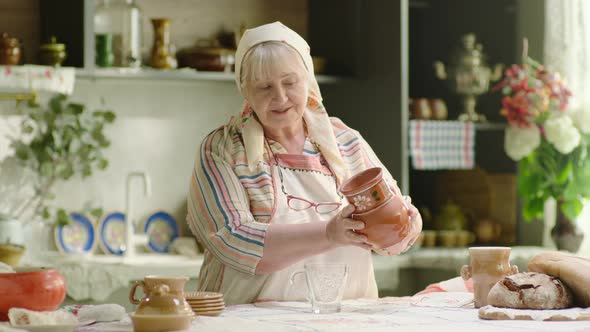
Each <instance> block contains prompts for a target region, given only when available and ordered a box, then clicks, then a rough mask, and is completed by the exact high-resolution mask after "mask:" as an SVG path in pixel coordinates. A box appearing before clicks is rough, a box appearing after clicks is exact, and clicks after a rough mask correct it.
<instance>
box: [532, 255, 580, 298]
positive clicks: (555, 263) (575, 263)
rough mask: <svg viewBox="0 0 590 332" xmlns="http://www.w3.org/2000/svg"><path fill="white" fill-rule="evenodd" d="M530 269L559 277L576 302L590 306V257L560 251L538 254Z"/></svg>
mask: <svg viewBox="0 0 590 332" xmlns="http://www.w3.org/2000/svg"><path fill="white" fill-rule="evenodd" d="M528 268H529V271H532V272H539V273H545V274H548V275H550V276H554V277H556V278H559V280H561V281H562V282H563V283H564V284H565V285H566V286H568V287H569V288H570V289H571V290H572V293H573V295H574V303H575V304H576V305H577V306H580V307H584V308H586V307H590V259H587V258H583V257H580V256H576V255H573V254H569V253H564V252H559V251H547V252H542V253H540V254H537V255H536V256H535V257H533V259H531V260H530V261H529V264H528Z"/></svg>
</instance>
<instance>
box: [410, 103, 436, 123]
mask: <svg viewBox="0 0 590 332" xmlns="http://www.w3.org/2000/svg"><path fill="white" fill-rule="evenodd" d="M410 111H411V116H412V118H413V119H417V120H430V119H431V118H432V109H431V108H430V103H429V102H428V99H426V98H416V99H411V100H410Z"/></svg>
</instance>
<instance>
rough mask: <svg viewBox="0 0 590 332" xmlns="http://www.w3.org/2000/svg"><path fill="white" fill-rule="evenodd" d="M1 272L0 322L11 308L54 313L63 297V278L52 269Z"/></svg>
mask: <svg viewBox="0 0 590 332" xmlns="http://www.w3.org/2000/svg"><path fill="white" fill-rule="evenodd" d="M15 270H16V273H0V321H6V320H8V316H7V315H8V310H9V309H10V308H12V307H18V308H24V309H29V310H35V311H53V310H56V309H57V308H58V307H59V305H60V304H61V303H62V302H63V300H64V298H65V297H66V282H65V279H64V277H63V276H62V275H61V274H60V273H59V271H57V270H56V269H52V268H16V269H15Z"/></svg>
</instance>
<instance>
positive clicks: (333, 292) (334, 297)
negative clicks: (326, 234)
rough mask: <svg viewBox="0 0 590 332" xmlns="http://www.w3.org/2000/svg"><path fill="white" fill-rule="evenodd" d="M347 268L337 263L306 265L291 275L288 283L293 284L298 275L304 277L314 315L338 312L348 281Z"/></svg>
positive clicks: (345, 265)
mask: <svg viewBox="0 0 590 332" xmlns="http://www.w3.org/2000/svg"><path fill="white" fill-rule="evenodd" d="M348 273H349V266H348V265H347V264H338V263H325V264H324V263H308V264H305V265H304V269H303V270H302V271H295V272H293V273H292V274H291V277H290V278H289V282H290V284H291V286H293V285H294V284H295V281H294V279H295V277H296V276H297V275H298V274H304V275H305V281H306V284H307V288H308V299H309V300H310V302H311V308H312V312H313V313H316V314H324V313H333V312H340V309H341V304H340V303H341V302H342V295H343V294H344V289H345V287H346V281H347V279H348Z"/></svg>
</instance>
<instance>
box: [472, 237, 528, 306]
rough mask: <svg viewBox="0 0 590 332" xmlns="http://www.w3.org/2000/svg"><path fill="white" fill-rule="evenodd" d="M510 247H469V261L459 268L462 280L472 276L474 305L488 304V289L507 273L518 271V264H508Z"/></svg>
mask: <svg viewBox="0 0 590 332" xmlns="http://www.w3.org/2000/svg"><path fill="white" fill-rule="evenodd" d="M510 250H511V248H510V247H471V248H469V256H470V263H469V265H463V267H462V268H461V277H462V278H463V279H464V280H468V279H469V278H473V297H474V301H475V307H476V308H481V307H483V306H485V305H487V304H488V293H489V292H490V289H492V287H493V286H494V285H495V284H496V283H497V282H498V281H500V280H502V279H503V278H504V277H505V276H507V275H512V274H515V273H518V266H516V265H510Z"/></svg>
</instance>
